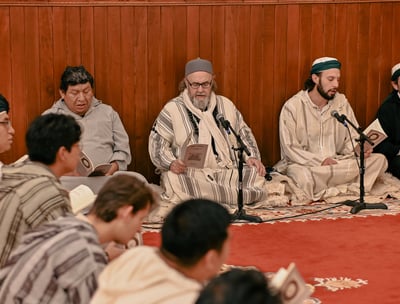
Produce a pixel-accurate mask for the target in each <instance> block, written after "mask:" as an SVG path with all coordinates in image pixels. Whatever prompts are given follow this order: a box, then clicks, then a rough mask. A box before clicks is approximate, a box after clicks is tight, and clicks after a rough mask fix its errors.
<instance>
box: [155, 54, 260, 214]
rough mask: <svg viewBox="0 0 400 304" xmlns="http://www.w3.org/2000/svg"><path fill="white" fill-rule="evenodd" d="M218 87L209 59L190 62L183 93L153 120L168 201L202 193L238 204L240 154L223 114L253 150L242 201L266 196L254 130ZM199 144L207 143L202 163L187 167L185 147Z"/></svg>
mask: <svg viewBox="0 0 400 304" xmlns="http://www.w3.org/2000/svg"><path fill="white" fill-rule="evenodd" d="M215 90H216V82H215V79H214V73H213V67H212V64H211V62H210V61H208V60H205V59H200V58H197V59H194V60H191V61H189V62H188V63H187V64H186V67H185V77H184V79H183V80H182V82H181V84H180V91H181V93H180V95H179V96H177V97H176V98H174V99H172V100H170V101H169V102H168V103H167V104H166V105H165V106H164V108H163V109H162V110H161V112H160V114H159V115H158V117H157V119H156V121H155V122H154V124H153V127H152V131H151V133H150V137H149V153H150V158H151V160H152V162H153V164H154V165H155V166H156V167H157V169H158V171H159V172H161V185H162V187H163V188H164V196H163V198H164V199H165V200H169V201H172V202H180V201H182V200H185V199H188V198H191V197H203V198H208V199H212V200H215V201H217V202H219V203H223V204H226V206H227V207H230V208H232V209H234V208H235V206H236V204H237V199H238V194H237V193H238V192H237V189H238V170H237V167H238V159H237V153H236V151H234V150H233V149H232V146H235V147H237V143H236V139H235V138H234V137H233V136H232V134H231V135H229V134H228V132H226V130H224V126H222V123H221V117H222V119H223V120H224V121H225V120H226V121H229V122H230V125H231V126H232V128H233V129H234V130H235V132H236V133H237V134H239V135H240V137H241V139H242V140H243V142H244V144H245V145H246V146H247V148H248V150H249V152H250V155H245V162H246V163H245V166H244V170H243V203H244V204H246V203H252V202H256V201H261V200H263V199H264V198H265V195H266V191H265V189H263V187H264V186H265V178H264V176H265V173H266V172H265V166H264V165H263V164H262V162H261V157H260V152H259V150H258V147H257V143H256V140H255V138H254V135H253V133H252V131H251V129H250V128H249V127H248V126H247V124H246V123H245V121H244V120H243V117H242V115H241V113H240V112H239V111H238V109H237V108H236V107H235V105H234V104H233V103H232V101H230V100H229V99H227V98H226V97H224V96H221V95H217V94H216V93H215ZM197 143H200V144H205V145H207V151H206V154H205V155H206V157H205V164H204V167H203V168H193V167H189V166H187V165H186V164H185V163H184V161H183V159H184V152H185V149H186V147H187V146H188V145H191V144H197ZM244 154H245V153H244Z"/></svg>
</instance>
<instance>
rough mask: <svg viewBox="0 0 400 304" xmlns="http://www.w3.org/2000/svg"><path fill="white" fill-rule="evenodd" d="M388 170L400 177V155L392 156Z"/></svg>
mask: <svg viewBox="0 0 400 304" xmlns="http://www.w3.org/2000/svg"><path fill="white" fill-rule="evenodd" d="M388 171H389V172H390V173H392V174H393V175H394V176H396V177H397V178H399V179H400V155H397V156H395V157H394V158H392V160H391V161H390V162H389V167H388Z"/></svg>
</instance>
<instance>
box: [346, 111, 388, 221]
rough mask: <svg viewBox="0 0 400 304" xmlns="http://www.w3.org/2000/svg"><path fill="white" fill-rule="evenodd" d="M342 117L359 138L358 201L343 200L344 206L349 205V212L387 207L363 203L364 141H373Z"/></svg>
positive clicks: (382, 204) (354, 212) (380, 204)
mask: <svg viewBox="0 0 400 304" xmlns="http://www.w3.org/2000/svg"><path fill="white" fill-rule="evenodd" d="M341 117H342V118H343V124H344V126H345V127H347V125H346V123H345V122H344V121H347V122H348V123H349V125H351V126H352V127H353V128H354V129H355V130H356V131H357V132H358V134H359V135H360V137H359V139H358V140H357V141H358V142H359V144H360V199H359V202H357V201H351V200H346V201H344V202H343V204H344V205H346V206H351V207H353V208H351V210H350V213H352V214H356V213H358V212H359V211H361V210H363V209H388V207H387V206H386V205H385V204H384V203H365V202H364V194H365V190H364V174H365V164H364V143H365V142H366V141H367V142H368V143H369V144H371V146H373V145H374V143H373V142H372V141H371V140H370V139H369V138H368V136H366V135H365V134H364V133H363V132H362V131H361V130H360V128H357V127H356V126H355V125H354V124H353V123H352V122H351V121H349V120H348V119H347V117H346V116H344V115H342V116H341ZM347 128H348V127H347Z"/></svg>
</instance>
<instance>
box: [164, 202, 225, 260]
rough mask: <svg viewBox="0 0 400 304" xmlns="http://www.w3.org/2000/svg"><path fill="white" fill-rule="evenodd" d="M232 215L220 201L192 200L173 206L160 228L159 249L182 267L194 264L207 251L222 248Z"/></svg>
mask: <svg viewBox="0 0 400 304" xmlns="http://www.w3.org/2000/svg"><path fill="white" fill-rule="evenodd" d="M230 221H231V218H230V215H229V213H228V211H227V210H226V209H225V208H224V207H223V206H222V205H220V204H218V203H216V202H214V201H210V200H206V199H191V200H187V201H185V202H182V203H180V204H178V205H177V206H175V207H174V208H173V209H172V211H171V212H170V213H169V214H168V215H167V217H166V219H165V222H164V224H163V227H162V229H161V251H166V252H167V253H169V254H172V255H173V256H174V257H175V258H176V259H177V261H178V262H179V263H180V264H182V265H184V266H191V265H194V264H196V263H197V262H198V261H199V260H200V259H201V258H202V257H203V256H204V255H205V254H206V253H207V252H208V251H209V250H211V249H215V250H217V251H221V250H222V247H223V244H224V242H225V240H226V239H227V237H228V230H227V229H228V226H229V224H230Z"/></svg>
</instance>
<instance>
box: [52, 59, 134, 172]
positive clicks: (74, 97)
mask: <svg viewBox="0 0 400 304" xmlns="http://www.w3.org/2000/svg"><path fill="white" fill-rule="evenodd" d="M93 89H94V79H93V76H92V75H91V74H90V73H89V72H88V71H87V70H86V69H85V67H84V66H67V67H66V68H65V70H64V72H63V74H62V76H61V83H60V95H61V98H60V99H59V100H57V101H56V102H55V103H54V104H53V106H52V107H51V108H50V109H48V110H46V111H45V112H44V114H46V113H62V114H67V115H71V116H72V117H74V118H75V119H76V121H77V122H78V123H79V124H81V125H82V129H83V130H82V140H81V143H82V150H83V151H84V152H85V153H86V155H87V156H88V157H89V158H90V160H91V161H92V163H93V166H94V167H96V166H97V165H100V164H108V163H110V164H111V167H110V169H109V171H108V172H107V173H106V175H112V174H114V172H116V171H118V170H122V171H126V170H127V167H128V165H129V164H130V162H131V150H130V147H129V137H128V134H127V132H126V130H125V128H124V125H123V124H122V121H121V119H120V117H119V115H118V113H117V112H116V111H115V110H114V109H113V108H112V107H111V106H110V105H107V104H105V103H103V102H102V101H100V100H98V99H96V97H94V92H93Z"/></svg>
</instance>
